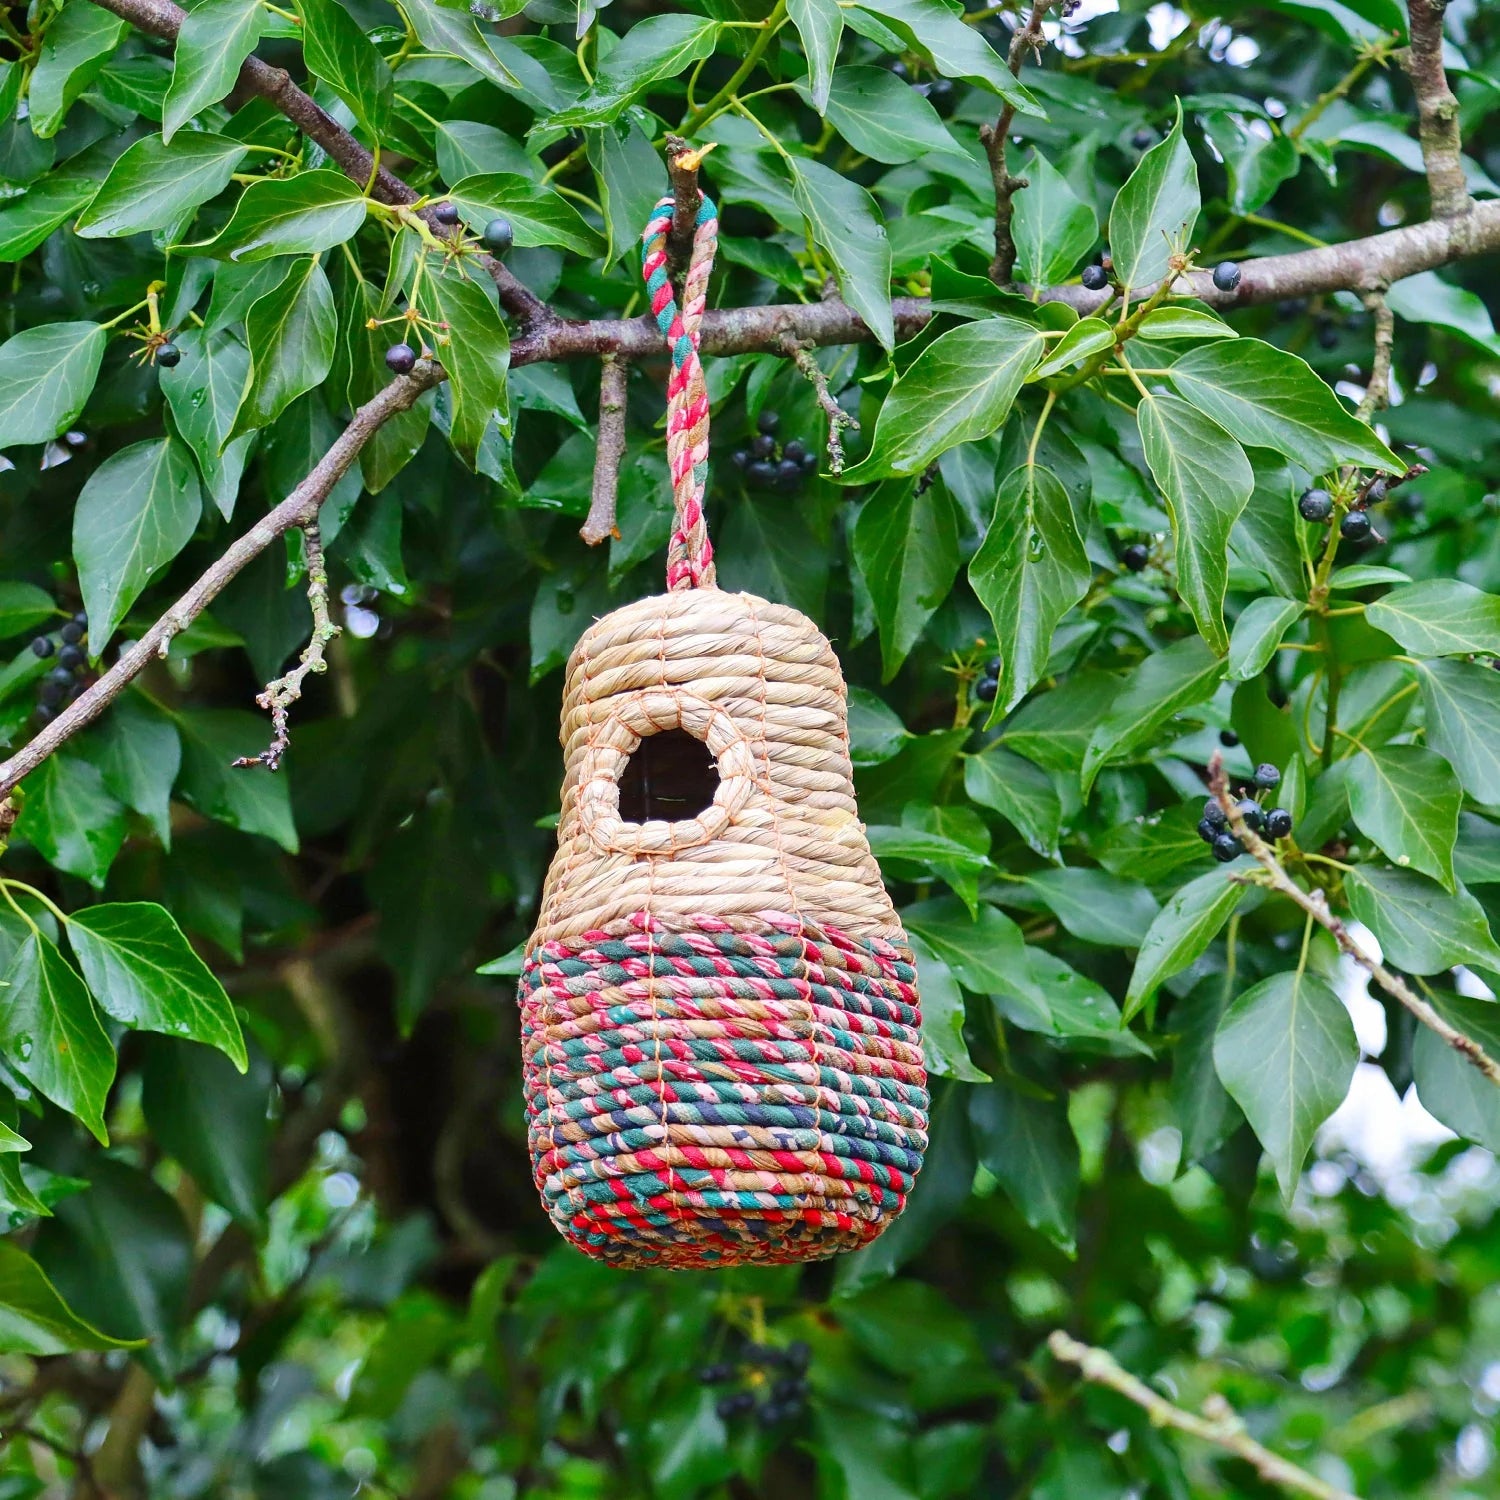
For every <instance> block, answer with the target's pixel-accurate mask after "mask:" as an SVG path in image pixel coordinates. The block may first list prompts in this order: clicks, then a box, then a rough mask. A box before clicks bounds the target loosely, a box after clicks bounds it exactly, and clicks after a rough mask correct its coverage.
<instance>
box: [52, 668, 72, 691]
mask: <svg viewBox="0 0 1500 1500" xmlns="http://www.w3.org/2000/svg"><path fill="white" fill-rule="evenodd" d="M47 681H48V682H56V683H60V684H61V685H62V686H63V687H65V688H69V687H72V686H73V669H72V667H53V669H52V670H51V671H50V672H48V673H47Z"/></svg>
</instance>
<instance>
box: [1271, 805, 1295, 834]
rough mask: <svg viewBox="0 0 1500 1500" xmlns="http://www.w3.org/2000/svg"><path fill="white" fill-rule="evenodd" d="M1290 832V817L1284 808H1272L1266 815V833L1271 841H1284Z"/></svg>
mask: <svg viewBox="0 0 1500 1500" xmlns="http://www.w3.org/2000/svg"><path fill="white" fill-rule="evenodd" d="M1291 831H1292V815H1291V813H1289V812H1288V811H1287V810H1286V808H1284V807H1273V808H1272V809H1271V811H1270V812H1268V813H1267V814H1266V832H1267V833H1268V834H1269V835H1270V836H1271V837H1272V838H1273V839H1284V838H1285V837H1286V836H1287V835H1288V834H1289V833H1290V832H1291Z"/></svg>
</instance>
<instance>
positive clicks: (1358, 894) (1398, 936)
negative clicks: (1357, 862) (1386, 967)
mask: <svg viewBox="0 0 1500 1500" xmlns="http://www.w3.org/2000/svg"><path fill="white" fill-rule="evenodd" d="M1344 890H1345V892H1346V894H1347V895H1348V898H1349V907H1350V910H1352V911H1353V913H1354V915H1355V916H1356V917H1357V918H1358V919H1359V920H1360V921H1361V922H1363V923H1364V924H1365V926H1366V927H1368V928H1369V929H1370V931H1371V932H1373V933H1374V934H1375V936H1376V938H1377V940H1378V941H1379V943H1380V950H1381V952H1382V953H1384V954H1385V957H1386V960H1387V962H1389V963H1392V964H1395V965H1396V967H1397V968H1401V969H1405V970H1406V971H1407V972H1408V973H1411V974H1440V973H1442V971H1443V970H1444V969H1451V968H1452V967H1453V966H1454V965H1455V964H1478V965H1480V966H1481V967H1483V968H1486V969H1492V970H1494V971H1496V972H1500V947H1497V946H1496V944H1495V939H1494V936H1493V934H1492V933H1491V932H1490V924H1489V919H1488V918H1487V917H1486V916H1485V914H1484V908H1483V907H1482V906H1480V904H1479V902H1478V901H1476V900H1475V899H1474V897H1473V896H1471V895H1470V894H1469V892H1468V891H1466V890H1464V889H1463V887H1462V886H1460V887H1459V888H1458V889H1457V890H1456V891H1452V892H1449V891H1445V890H1444V889H1443V888H1442V887H1441V886H1439V885H1437V884H1436V883H1435V882H1433V881H1431V880H1428V879H1427V878H1426V877H1425V876H1423V875H1417V874H1414V873H1413V872H1412V871H1410V870H1384V869H1381V868H1380V867H1379V866H1377V865H1361V866H1360V867H1359V868H1358V869H1357V870H1355V871H1354V872H1353V873H1352V874H1351V875H1350V876H1348V878H1347V879H1346V880H1345V882H1344Z"/></svg>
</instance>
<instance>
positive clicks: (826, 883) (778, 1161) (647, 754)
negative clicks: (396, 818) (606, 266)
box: [521, 198, 928, 1266]
mask: <svg viewBox="0 0 1500 1500" xmlns="http://www.w3.org/2000/svg"><path fill="white" fill-rule="evenodd" d="M672 209H673V202H672V199H670V198H666V199H664V200H663V201H662V202H661V203H660V204H658V205H657V208H656V211H655V213H654V214H653V216H652V220H651V223H650V224H649V225H648V226H647V229H646V232H645V235H644V237H643V244H644V269H645V275H646V281H647V285H648V287H649V288H650V291H651V297H652V307H653V310H654V311H655V313H656V316H657V320H658V322H659V323H660V325H661V328H662V331H663V333H664V335H665V337H666V340H667V344H668V347H669V349H670V350H671V353H672V374H671V377H670V379H669V382H668V387H667V397H668V417H667V456H668V465H669V468H670V471H671V476H672V484H673V497H674V501H675V504H676V527H675V530H674V532H673V535H672V540H671V546H670V550H669V553H668V561H667V587H668V592H667V593H665V594H661V595H656V596H654V597H652V598H648V599H641V600H638V601H637V602H636V603H634V604H630V605H627V606H626V607H625V608H623V609H619V610H616V611H615V612H614V613H613V614H609V615H606V616H605V617H604V618H603V619H600V620H597V621H596V622H595V623H594V624H593V625H592V626H591V627H590V628H589V629H588V630H586V631H585V632H584V634H583V636H582V638H581V639H580V640H579V642H578V645H577V646H576V647H575V648H574V651H573V654H572V656H571V657H570V658H569V661H568V669H567V681H566V685H565V689H564V694H563V710H562V744H563V751H564V755H565V760H566V767H567V770H566V777H565V780H564V782H563V789H562V814H561V819H560V821H559V824H558V836H557V843H558V848H557V855H556V857H555V858H554V859H553V861H552V867H551V869H550V871H549V872H548V875H547V882H546V886H545V889H544V892H543V897H542V908H541V915H540V919H539V921H538V923H537V929H536V932H535V933H534V934H533V935H532V938H531V941H530V943H529V945H528V948H527V955H526V963H525V968H524V971H523V975H522V981H521V1024H522V1037H523V1044H524V1058H525V1086H526V1101H527V1116H528V1135H529V1141H530V1147H531V1155H532V1165H533V1169H534V1172H535V1176H536V1183H537V1187H538V1189H539V1190H540V1192H541V1195H542V1200H543V1202H544V1203H545V1205H546V1208H547V1211H548V1213H549V1214H550V1215H551V1216H552V1219H553V1222H554V1223H555V1224H556V1225H557V1227H558V1229H559V1230H560V1231H561V1232H562V1233H563V1234H564V1235H565V1236H566V1237H567V1238H568V1239H570V1240H571V1241H572V1242H573V1243H574V1244H575V1245H577V1246H578V1247H579V1248H580V1249H582V1250H583V1251H585V1252H586V1253H587V1254H589V1255H592V1256H595V1257H597V1258H598V1259H600V1260H603V1261H607V1262H609V1263H610V1264H612V1265H619V1266H650V1265H661V1266H725V1265H734V1264H738V1263H742V1262H778V1261H795V1260H810V1259H817V1258H820V1257H823V1256H828V1255H833V1254H835V1253H837V1252H838V1251H841V1250H848V1249H854V1248H856V1247H858V1246H859V1245H862V1244H865V1243H867V1242H868V1241H870V1240H872V1239H873V1238H874V1237H875V1236H876V1235H878V1234H879V1233H880V1231H881V1230H882V1229H883V1228H884V1227H885V1226H886V1225H887V1224H888V1223H890V1221H891V1220H892V1219H893V1218H894V1217H895V1216H896V1215H897V1214H898V1213H900V1211H901V1209H902V1206H903V1205H904V1203H905V1201H906V1195H907V1193H908V1192H909V1191H910V1189H911V1184H912V1180H913V1178H914V1177H915V1175H916V1172H917V1170H918V1168H919V1167H920V1165H921V1161H922V1153H923V1150H924V1149H925V1147H926V1144H927V1102H928V1100H927V1090H926V1083H927V1077H926V1073H925V1070H924V1068H923V1065H922V1045H921V1036H920V1030H919V1027H920V1019H921V1018H920V1013H919V1010H918V1000H917V988H916V973H915V970H914V968H913V965H912V955H911V952H910V950H909V949H908V947H907V945H906V935H905V933H904V932H903V931H902V930H901V924H900V922H899V921H898V920H897V918H896V913H895V911H894V909H893V908H892V906H891V902H890V898H889V897H888V896H887V895H886V891H885V886H884V885H883V883H882V881H881V878H880V870H879V868H878V866H877V865H876V863H875V859H874V856H873V855H872V854H871V853H870V846H869V843H868V842H867V840H866V838H865V832H864V827H863V825H862V824H861V823H860V821H859V814H858V812H857V810H856V808H855V803H854V786H853V781H852V775H851V767H850V760H849V733H848V718H847V711H846V702H845V689H844V680H843V676H842V674H841V673H840V671H839V664H838V660H837V658H836V657H835V656H834V654H833V649H832V647H830V645H829V644H828V642H827V640H826V639H825V638H824V637H823V635H822V633H821V632H820V631H819V630H818V628H817V627H816V626H815V625H814V624H813V623H812V621H811V620H809V619H808V618H807V617H806V616H805V615H802V614H799V613H798V612H797V611H796V610H794V609H789V608H788V607H787V606H785V605H782V604H771V603H769V602H768V601H766V600H764V599H758V598H756V597H755V596H754V595H753V594H737V593H728V592H726V591H723V590H721V589H719V588H717V587H716V586H715V583H714V566H713V553H712V549H711V547H710V545H709V541H708V535H707V531H706V528H705V525H704V519H703V497H704V490H705V487H706V483H707V477H708V463H707V458H708V394H707V389H706V387H705V385H704V380H703V371H702V367H701V365H700V364H699V361H698V352H697V346H698V324H699V320H700V318H701V317H702V314H703V307H704V302H705V295H706V292H707V286H708V272H709V268H710V265H711V264H712V261H713V255H714V250H715V247H716V243H717V231H718V221H717V218H716V215H715V211H714V207H713V205H712V204H711V203H710V202H709V201H708V200H707V198H705V199H704V200H703V203H702V208H701V210H700V212H699V215H698V221H697V231H696V235H695V238H694V245H693V255H692V260H691V263H690V265H689V269H688V271H687V275H686V279H685V283H684V287H683V307H682V310H681V312H680V313H679V311H678V309H677V306H676V303H675V301H674V299H673V295H672V288H671V285H670V282H669V280H668V275H667V265H666V237H667V232H668V230H669V229H670V227H671V222H672ZM715 773H716V774H715ZM715 781H716V783H717V784H716V786H714V789H713V791H712V798H711V800H709V797H708V795H707V791H708V788H709V787H710V786H712V785H713V783H714V782H715Z"/></svg>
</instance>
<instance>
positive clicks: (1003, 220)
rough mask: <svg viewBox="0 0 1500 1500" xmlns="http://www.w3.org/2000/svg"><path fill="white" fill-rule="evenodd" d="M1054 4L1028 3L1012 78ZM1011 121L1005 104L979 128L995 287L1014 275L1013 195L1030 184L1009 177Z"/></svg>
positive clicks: (1038, 41) (1011, 108) (1047, 0)
mask: <svg viewBox="0 0 1500 1500" xmlns="http://www.w3.org/2000/svg"><path fill="white" fill-rule="evenodd" d="M1055 3H1056V0H1032V6H1031V13H1030V14H1029V15H1028V16H1027V17H1026V19H1025V21H1023V22H1022V23H1021V24H1020V25H1019V26H1017V27H1016V29H1015V31H1014V33H1012V35H1011V39H1010V54H1009V56H1008V57H1007V58H1006V62H1007V64H1008V66H1009V67H1010V71H1011V73H1012V75H1013V76H1014V77H1016V78H1019V77H1020V76H1021V64H1022V63H1023V62H1024V61H1025V58H1026V53H1027V52H1028V51H1036V52H1038V53H1039V52H1040V51H1041V46H1042V42H1043V39H1044V38H1043V35H1042V17H1043V16H1045V15H1046V14H1047V12H1048V11H1049V10H1051V9H1052V7H1053V5H1054V4H1055ZM1015 119H1016V107H1015V105H1014V104H1011V103H1009V102H1007V103H1006V105H1005V107H1004V108H1003V109H1002V110H1001V111H1000V118H999V119H998V120H996V121H995V123H994V124H993V125H981V126H980V128H979V140H980V143H981V144H982V145H983V147H984V154H985V155H986V156H987V157H988V158H989V163H990V176H991V178H992V179H993V180H994V184H995V258H994V260H992V261H991V262H990V280H991V281H993V282H994V283H995V284H996V285H997V286H1009V285H1010V283H1011V280H1012V278H1013V277H1014V276H1015V273H1016V241H1015V236H1014V235H1013V234H1012V233H1011V227H1010V226H1011V220H1012V218H1014V216H1015V196H1016V194H1017V193H1018V192H1020V191H1021V189H1022V188H1024V187H1029V186H1030V185H1031V183H1030V180H1029V179H1028V178H1025V177H1016V176H1013V175H1012V174H1011V171H1010V168H1009V167H1008V166H1006V164H1005V144H1006V142H1007V141H1008V140H1009V139H1010V128H1011V126H1012V125H1013V124H1014V123H1015Z"/></svg>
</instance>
